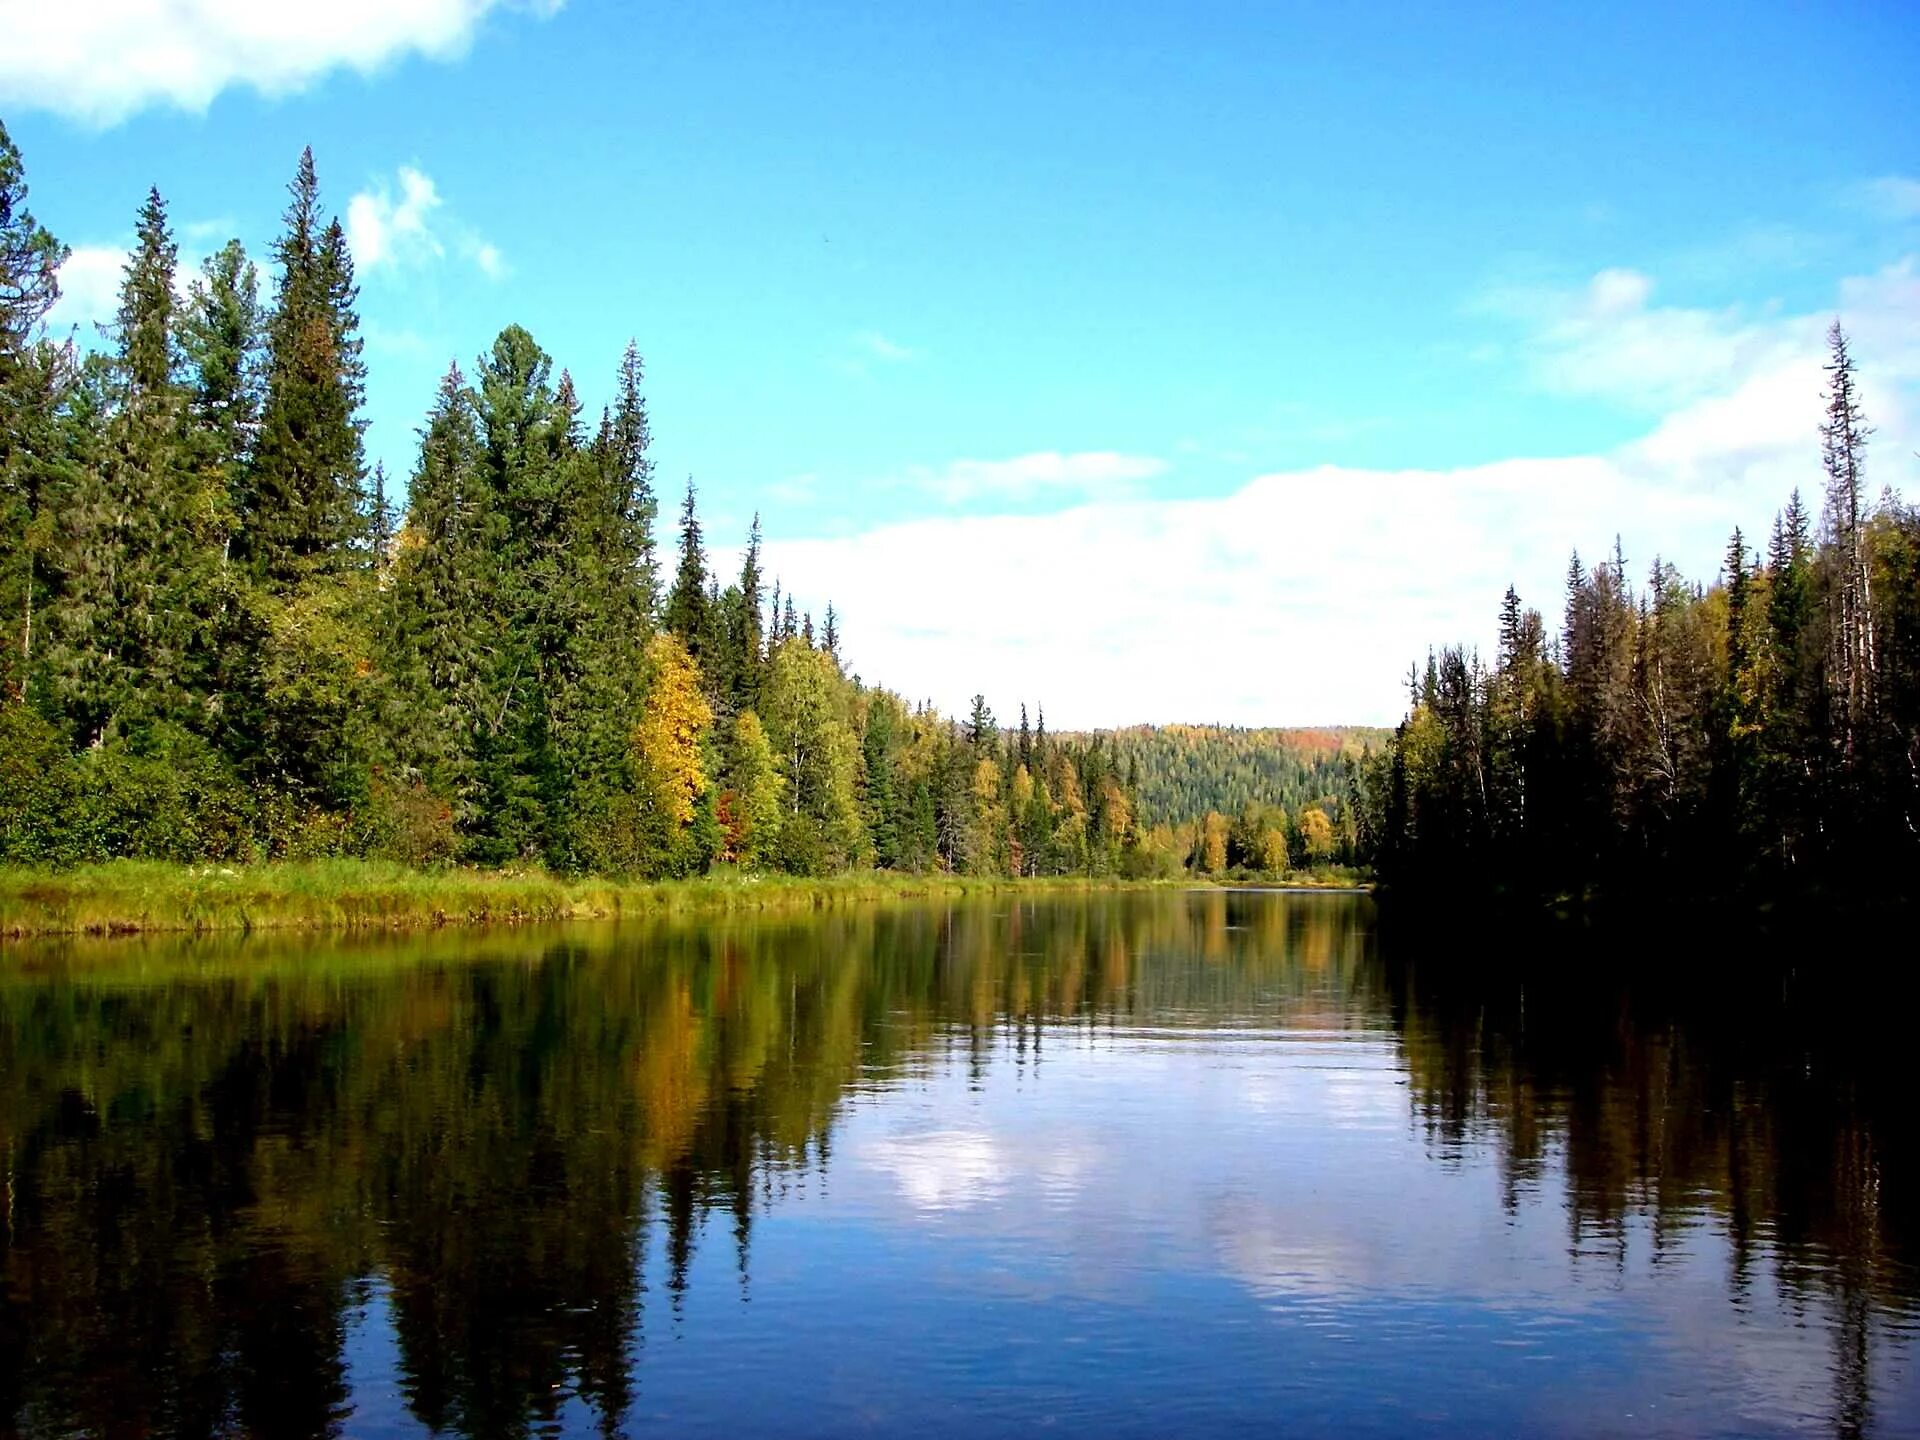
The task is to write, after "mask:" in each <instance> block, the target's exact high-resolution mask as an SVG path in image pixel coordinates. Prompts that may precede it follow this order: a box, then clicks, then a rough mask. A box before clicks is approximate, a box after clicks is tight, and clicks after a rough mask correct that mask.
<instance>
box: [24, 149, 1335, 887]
mask: <svg viewBox="0 0 1920 1440" xmlns="http://www.w3.org/2000/svg"><path fill="white" fill-rule="evenodd" d="M289 190H290V199H289V203H288V205H287V208H286V212H285V218H284V225H283V228H282V231H281V234H280V235H279V238H278V239H277V240H276V241H275V243H274V245H273V250H272V255H271V257H270V264H269V266H268V267H267V268H268V270H269V272H270V291H264V290H263V283H264V282H263V280H262V278H261V272H260V269H259V267H256V265H255V263H254V262H253V261H252V260H251V259H250V258H249V257H248V255H247V254H246V253H245V251H244V249H243V248H242V247H241V245H240V244H239V242H238V241H233V242H230V243H228V244H227V245H226V246H225V247H224V248H222V249H220V250H219V251H218V252H217V253H215V254H214V255H212V256H211V257H210V258H209V259H208V260H207V261H206V262H205V264H204V265H203V266H202V268H201V271H200V273H199V274H198V275H196V276H193V277H191V278H186V277H182V276H181V275H179V274H178V273H177V271H178V269H179V264H178V246H177V243H176V240H175V237H174V235H173V233H172V231H171V228H170V225H169V221H168V216H167V209H166V204H165V202H164V200H163V199H162V198H161V196H160V194H159V192H158V191H157V190H156V191H153V192H151V193H150V194H149V195H148V197H147V199H146V201H145V203H144V204H143V205H142V206H141V207H140V209H139V212H138V225H137V242H136V244H135V247H134V249H133V251H132V253H131V255H130V256H129V259H128V261H127V264H126V267H125V271H124V275H123V279H122V284H121V288H120V295H119V306H118V312H117V315H116V317H115V319H114V321H113V323H112V324H110V325H107V326H103V327H102V333H101V335H100V337H99V341H100V343H98V344H93V345H80V344H77V343H75V341H74V339H72V338H68V339H65V340H61V339H58V338H54V337H50V336H49V335H48V333H47V327H46V324H45V318H46V316H47V313H48V311H49V309H50V308H51V307H52V305H53V303H54V302H55V300H56V299H57V298H58V295H59V284H58V272H59V267H60V265H61V263H62V261H63V259H64V257H65V254H66V252H65V250H64V248H63V247H62V246H61V245H60V243H59V242H58V241H57V240H56V239H55V238H54V237H53V235H52V234H51V233H50V232H49V231H48V230H47V229H46V228H45V227H44V226H42V225H41V224H39V223H38V222H37V221H36V220H35V219H34V217H33V215H32V214H31V213H30V211H29V210H28V208H27V204H26V201H27V185H26V179H25V173H24V169H23V165H22V161H21V158H20V155H19V153H18V151H17V149H16V148H15V147H14V146H13V145H12V143H11V141H10V140H8V139H7V138H6V136H5V132H4V130H0V614H4V615H5V616H6V617H7V622H6V624H5V626H4V632H3V638H0V785H4V787H5V788H6V791H7V793H8V795H9V797H10V800H11V802H12V803H10V804H9V806H8V807H7V809H6V813H5V815H4V816H0V861H4V862H11V863H50V864H72V863H78V862H85V861H99V860H107V859H116V858H148V859H163V860H171V861H177V862H196V861H223V862H224V861H244V860H255V859H280V858H294V859H309V858H316V857H331V856H364V857H376V858H385V859H392V860H399V861H402V862H405V863H408V864H413V865H436V864H443V863H461V864H473V865H484V866H519V865H528V864H532V865H539V866H545V867H549V868H551V869H553V870H556V871H559V872H562V873H575V874H604V875H639V876H681V875H690V874H696V873H701V872H704V871H706V870H708V869H709V868H710V867H712V866H714V865H716V864H723V865H731V866H736V867H742V868H747V869H759V868H765V869H777V870H780V871H784V872H788V873H792V874H796V875H820V874H826V873H831V872H836V871H842V870H846V869H850V868H861V867H868V866H872V867H878V868H883V869H894V870H905V871H924V870H929V869H939V870H945V871H950V872H953V873H957V874H982V875H1035V876H1038V875H1059V874H1087V875H1130V876H1139V877H1145V876H1154V875H1175V874H1179V873H1181V871H1182V868H1183V867H1184V866H1186V865H1187V864H1188V863H1189V862H1191V863H1193V864H1195V865H1198V866H1200V867H1202V868H1207V869H1211V870H1214V871H1220V870H1224V869H1225V868H1226V867H1227V864H1228V860H1229V856H1228V854H1227V852H1226V850H1225V849H1223V848H1222V847H1223V845H1224V844H1225V842H1226V837H1227V836H1228V834H1229V830H1230V827H1229V824H1228V822H1227V821H1226V820H1225V819H1224V818H1222V817H1221V816H1220V815H1219V814H1211V815H1210V814H1208V813H1207V812H1208V811H1209V810H1211V809H1213V808H1214V807H1215V806H1217V805H1224V804H1227V803H1229V800H1232V801H1237V802H1239V803H1240V806H1241V808H1242V810H1243V811H1244V813H1242V814H1241V815H1240V819H1239V822H1238V824H1237V828H1232V834H1233V835H1234V836H1236V837H1238V842H1237V843H1236V848H1235V849H1234V852H1233V854H1232V856H1231V859H1232V861H1233V863H1234V864H1236V865H1239V866H1241V867H1243V868H1248V869H1255V870H1266V871H1269V872H1274V873H1277V872H1278V871H1281V870H1284V869H1286V868H1288V867H1289V866H1290V865H1294V864H1306V863H1312V862H1325V861H1328V860H1330V859H1333V858H1335V857H1336V854H1337V853H1339V852H1340V849H1341V842H1339V841H1337V840H1336V839H1335V838H1334V834H1335V819H1336V818H1337V817H1338V816H1339V815H1340V813H1341V796H1342V795H1343V794H1344V788H1343V787H1342V786H1341V785H1340V784H1339V783H1337V777H1336V776H1335V775H1334V773H1333V771H1332V770H1331V769H1329V768H1328V764H1327V763H1326V756H1325V755H1324V753H1323V754H1322V755H1321V757H1320V758H1319V759H1317V760H1314V761H1312V762H1310V763H1309V764H1307V765H1306V766H1304V767H1303V766H1302V765H1299V764H1292V765H1291V766H1290V768H1289V767H1287V766H1283V767H1282V768H1283V771H1284V773H1276V774H1272V775H1269V776H1267V777H1266V781H1265V784H1266V788H1265V789H1264V790H1261V791H1260V792H1259V793H1256V792H1255V788H1254V787H1252V786H1249V785H1247V784H1244V783H1242V784H1239V785H1237V786H1236V785H1234V784H1227V783H1223V782H1221V781H1220V780H1219V779H1218V776H1219V773H1220V772H1221V771H1222V768H1223V767H1222V766H1221V765H1220V764H1218V763H1216V764H1214V765H1213V766H1212V769H1211V770H1209V771H1208V773H1209V774H1211V775H1214V776H1215V779H1214V780H1212V781H1209V782H1207V783H1205V784H1201V785H1199V786H1198V787H1197V788H1196V785H1195V783H1194V781H1193V780H1192V779H1191V777H1190V776H1188V777H1187V778H1182V777H1181V775H1180V774H1178V773H1176V772H1177V771H1179V770H1180V768H1181V766H1182V765H1183V764H1184V763H1185V762H1186V760H1187V759H1188V758H1189V757H1190V756H1191V754H1192V753H1193V751H1194V747H1193V746H1192V745H1189V744H1181V743H1173V744H1164V743H1159V742H1157V741H1156V740H1155V739H1154V738H1153V737H1152V736H1143V735H1142V734H1140V733H1137V732H1127V733H1126V734H1124V735H1120V736H1109V735H1105V734H1097V733H1096V734H1088V735H1076V736H1050V735H1049V734H1048V733H1047V731H1046V725H1045V720H1044V716H1042V717H1041V718H1040V720H1039V723H1038V724H1037V725H1036V724H1030V723H1029V721H1028V718H1027V713H1026V709H1025V707H1024V706H1022V707H1021V716H1020V722H1019V726H1018V729H1017V730H1016V729H1014V728H1013V727H1012V726H1008V727H1006V728H1005V730H1004V731H1003V729H1002V727H1001V726H1000V725H999V724H998V723H997V722H996V719H995V717H994V714H993V712H992V710H991V708H990V707H989V706H988V705H987V703H986V700H985V698H984V697H977V698H976V699H975V701H974V704H973V707H972V710H971V713H970V714H968V715H967V716H966V717H965V719H964V720H958V719H955V718H952V717H947V716H943V715H941V714H939V713H937V712H936V710H935V709H934V708H933V707H932V706H931V705H929V704H925V703H910V702H909V701H907V700H906V699H904V698H903V697H901V696H900V695H897V694H895V693H893V692H891V691H889V690H886V689H884V688H876V687H870V686H867V685H864V684H862V683H861V682H860V681H859V680H858V679H857V678H855V677H851V676H849V674H848V673H847V670H846V667H845V666H843V664H842V663H841V634H840V630H841V617H840V616H838V615H837V614H836V613H835V611H834V610H833V608H832V607H831V606H829V607H828V608H827V610H826V612H825V614H824V615H823V616H821V617H820V621H819V623H818V624H816V622H815V617H814V616H812V615H811V614H807V613H802V612H801V611H799V609H798V607H797V606H796V604H795V601H794V598H793V596H792V595H791V594H790V593H789V594H786V595H783V594H782V592H781V588H780V585H779V582H778V581H777V580H774V581H772V583H771V584H770V583H769V579H768V577H767V576H766V575H765V574H764V572H763V570H762V567H761V559H760V555H761V549H760V530H759V522H758V520H757V519H756V520H755V522H754V525H753V528H752V531H751V533H750V534H749V535H748V536H747V537H746V545H745V550H744V559H743V562H742V564H741V567H740V571H739V573H738V575H737V576H732V577H723V576H721V575H718V574H716V573H714V571H713V569H712V567H711V566H710V565H709V562H708V559H707V553H706V549H705V538H704V536H703V532H702V526H701V521H700V516H699V513H698V510H697V505H696V498H697V497H696V492H695V488H694V484H693V482H692V480H691V479H689V481H688V483H687V486H686V489H685V491H684V495H683V498H682V499H681V500H680V503H679V508H678V516H677V525H676V526H675V527H674V530H675V533H674V534H672V535H670V536H669V537H668V540H667V544H665V545H662V544H660V543H659V542H658V541H657V539H656V529H657V528H658V526H659V521H660V519H661V517H660V516H659V514H658V510H659V502H658V499H657V492H656V482H655V475H654V466H653V462H652V460H651V458H650V456H649V446H650V440H651V436H650V430H649V422H648V416H647V408H646V400H645V394H644V379H645V372H644V367H643V363H642V360H641V357H640V353H639V351H638V349H637V347H635V346H633V345H631V344H630V345H629V347H628V349H627V352H626V354H625V356H624V358H623V360H622V361H621V364H620V366H619V370H618V374H617V375H616V376H615V377H613V380H614V383H613V387H612V390H613V398H612V401H611V403H610V404H609V405H607V406H606V407H605V408H604V410H603V411H602V413H601V414H600V415H599V416H598V418H597V420H595V419H590V418H589V417H588V416H587V415H586V414H585V413H584V407H583V404H582V402H581V400H580V398H579V394H578V391H577V390H576V387H575V384H574V381H573V378H572V376H571V374H570V373H569V372H568V371H567V370H566V369H564V368H558V369H557V368H556V366H555V362H554V360H553V359H552V357H550V356H549V355H548V354H547V353H546V352H545V351H544V350H542V349H541V347H540V346H539V344H538V343H537V342H536V341H535V339H534V337H533V336H532V335H530V334H529V333H528V332H527V331H526V330H524V329H522V328H521V327H519V326H514V325H509V326H508V327H507V328H506V329H504V330H502V331H501V332H500V334H499V336H498V338H497V339H496V340H495V341H494V343H493V345H492V347H491V349H490V350H489V351H488V353H487V354H485V355H483V356H481V357H479V359H478V361H477V362H476V364H475V365H474V367H473V369H472V371H471V373H468V372H464V371H463V370H462V369H461V368H460V367H459V366H458V365H454V366H451V367H450V368H449V369H448V371H447V374H446V376H445V379H444V381H443V382H442V383H441V385H440V387H439V392H438V395H437V398H436V400H435V402H434V404H433V407H432V410H431V412H430V413H429V414H428V415H427V416H426V417H425V419H424V422H423V424H422V427H421V431H420V437H421V438H420V447H419V456H418V460H417V462H416V464H415V466H414V469H413V473H412V474H411V476H409V477H408V479H407V483H406V485H405V487H404V495H405V498H404V503H401V502H398V501H397V500H396V496H397V494H398V490H399V487H397V486H396V485H395V484H394V483H393V480H392V478H391V477H389V476H388V475H386V474H385V473H384V471H383V470H382V469H380V468H379V467H374V468H372V469H371V471H370V470H369V468H368V466H367V464H366V461H365V456H364V451H363V444H362V434H363V430H364V421H363V420H362V418H361V413H360V412H361V406H362V401H363V398H364V394H365V390H366V385H367V380H368V377H367V371H366V366H365V363H364V360H363V357H362V342H361V338H360V335H359V321H358V317H357V315H356V313H355V302H356V289H355V283H354V272H353V260H352V256H351V254H350V253H349V250H348V246H347V243H346V237H345V234H344V231H343V229H342V226H341V224H340V222H339V221H338V219H337V218H330V217H329V216H328V215H327V214H326V212H325V210H324V208H323V206H322V203H321V196H320V189H319V183H318V180H317V177H316V174H315V169H314V165H313V158H312V153H311V151H308V152H306V153H305V154H303V155H302V157H301V159H300V162H299V165H298V168H297V171H296V173H295V176H294V179H293V181H292V184H291V186H290V187H289ZM183 278H185V279H186V283H184V284H182V283H181V282H182V280H183ZM663 551H664V552H665V553H662V552H663ZM1215 748H1216V749H1218V747H1215ZM1322 748H1323V751H1324V747H1322ZM1216 758H1217V757H1216ZM1233 763H1237V762H1231V761H1230V762H1228V763H1227V765H1226V767H1225V768H1227V769H1230V768H1231V765H1232V764H1233ZM1143 789H1145V790H1146V792H1147V793H1150V794H1152V795H1153V796H1154V799H1155V804H1156V806H1157V807H1158V813H1157V814H1156V816H1155V818H1154V822H1153V823H1148V822H1147V821H1146V820H1145V819H1144V818H1143V817H1142V815H1141V811H1140V798H1139V797H1140V795H1141V794H1142V792H1143ZM1208 796H1219V797H1226V798H1221V799H1216V800H1209V799H1207V797H1208ZM1281 800H1292V801H1295V803H1294V805H1293V809H1294V812H1295V813H1293V814H1291V815H1289V814H1288V813H1287V811H1286V810H1285V809H1284V808H1282V807H1281V805H1280V803H1279V802H1280V801H1281ZM1307 800H1314V801H1316V802H1317V803H1316V804H1304V803H1301V802H1305V801H1307ZM1181 803H1185V804H1186V805H1188V806H1193V805H1195V804H1197V803H1198V804H1200V805H1201V808H1197V809H1191V810H1188V811H1182V810H1181V809H1180V805H1181ZM1210 837H1211V838H1210ZM1350 848H1351V846H1350V843H1349V844H1348V845H1347V849H1349V850H1350Z"/></svg>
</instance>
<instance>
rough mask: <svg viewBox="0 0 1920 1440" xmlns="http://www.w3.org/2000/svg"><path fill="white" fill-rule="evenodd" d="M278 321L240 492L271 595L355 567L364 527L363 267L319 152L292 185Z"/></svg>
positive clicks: (271, 331) (244, 522)
mask: <svg viewBox="0 0 1920 1440" xmlns="http://www.w3.org/2000/svg"><path fill="white" fill-rule="evenodd" d="M288 188H289V191H290V193H291V195H292V199H291V201H290V203H289V204H288V206H287V212H286V218H285V229H284V231H283V232H282V234H281V236H280V238H279V239H278V240H277V241H275V242H274V260H275V263H276V264H277V265H278V267H279V274H278V276H277V278H276V280H275V285H274V305H273V311H272V313H271V315H270V316H269V317H268V320H267V357H266V375H265V400H264V403H263V406H262V410H261V419H260V434H259V439H258V442H257V444H256V445H255V447H254V454H253V463H252V465H251V466H250V467H249V470H248V473H247V475H246V477H245V479H244V482H243V484H242V486H241V489H240V504H239V510H240V516H239V521H240V526H239V535H238V541H239V546H238V548H239V550H240V553H241V554H242V555H243V556H244V557H245V558H246V559H247V560H248V562H249V563H250V565H251V567H252V569H253V571H254V573H255V574H256V575H258V576H259V577H260V578H261V579H262V580H263V581H264V582H265V583H266V584H267V585H268V586H269V588H270V589H272V590H274V591H276V592H284V591H285V590H286V589H287V588H288V587H290V586H291V585H293V584H294V583H295V582H296V581H298V580H300V579H302V578H303V577H305V576H307V575H310V574H314V573H329V572H337V571H339V570H341V569H345V568H348V567H350V566H351V565H352V563H353V557H354V553H355V547H356V542H357V541H358V540H359V539H360V538H361V533H362V530H363V527H364V522H365V516H364V495H363V489H364V483H365V465H364V463H363V461H362V458H361V432H362V430H363V429H364V422H363V421H362V420H361V419H360V417H359V411H360V404H361V399H362V395H363V393H364V390H365V385H366V369H365V366H364V365H363V363H362V361H361V357H360V345H361V342H360V338H359V333H358V332H359V318H358V316H357V315H356V314H355V313H354V301H355V298H356V294H357V292H356V290H355V288H354V283H353V261H352V258H351V257H350V256H349V255H348V253H347V245H346V235H345V232H344V231H343V230H342V229H341V228H340V224H339V222H338V221H337V220H335V221H332V222H331V223H324V224H323V223H322V220H321V215H320V186H319V181H318V180H317V179H316V178H315V175H314V168H313V151H312V150H311V149H308V150H304V151H302V152H301V155H300V164H299V167H298V169H297V170H296V171H295V173H294V178H293V183H292V184H291V185H290V186H289V187H288Z"/></svg>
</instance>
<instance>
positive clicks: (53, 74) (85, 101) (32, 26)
mask: <svg viewBox="0 0 1920 1440" xmlns="http://www.w3.org/2000/svg"><path fill="white" fill-rule="evenodd" d="M560 4H561V0H331V3H329V4H325V5H299V4H278V3H265V4H247V3H238V0H89V3H86V4H81V5H15V6H10V7H9V13H8V18H7V43H6V45H4V46H0V100H4V101H5V102H6V103H8V104H9V105H13V106H33V107H36V108H40V109H46V110H53V111H56V112H58V113H60V114H63V115H66V116H69V117H71V118H73V119H76V120H81V121H85V122H87V123H90V124H95V125H111V124H114V123H116V122H118V121H120V120H123V119H125V118H126V117H127V116H129V115H131V114H133V113H134V112H136V111H138V110H142V109H145V108H147V107H148V106H152V105H170V106H174V107H177V108H179V109H183V110H191V111H201V110H205V109H206V107H207V106H208V105H209V104H210V103H211V102H212V100H213V99H214V97H215V96H216V95H218V94H219V93H220V92H221V91H222V90H225V89H227V88H228V87H229V86H235V85H239V86H247V87H250V88H252V89H254V90H257V91H260V92H261V93H262V94H267V95H280V94H287V93H290V92H294V91H298V90H301V89H304V88H305V87H306V86H308V85H310V84H312V83H313V82H314V81H315V80H317V79H318V78H319V77H321V76H322V75H325V74H327V73H328V72H330V71H333V70H336V69H342V68H345V69H352V70H357V71H359V72H361V73H362V74H366V73H370V72H372V71H374V70H377V69H379V68H380V67H381V66H383V65H386V64H388V63H391V62H392V61H394V60H397V59H399V58H401V57H403V56H407V55H423V56H426V57H428V58H430V59H434V60H447V59H451V58H453V57H455V56H457V55H459V54H461V53H462V52H463V51H464V50H465V49H466V47H467V45H468V44H469V43H470V42H471V40H472V38H473V35H474V32H475V30H476V29H477V27H478V26H479V24H480V23H481V21H482V20H483V19H484V17H485V16H486V15H487V14H488V13H489V12H490V11H493V10H496V9H514V10H522V11H530V12H532V13H534V14H537V15H542V16H544V15H550V14H552V13H553V12H554V11H556V10H557V9H559V8H560Z"/></svg>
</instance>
